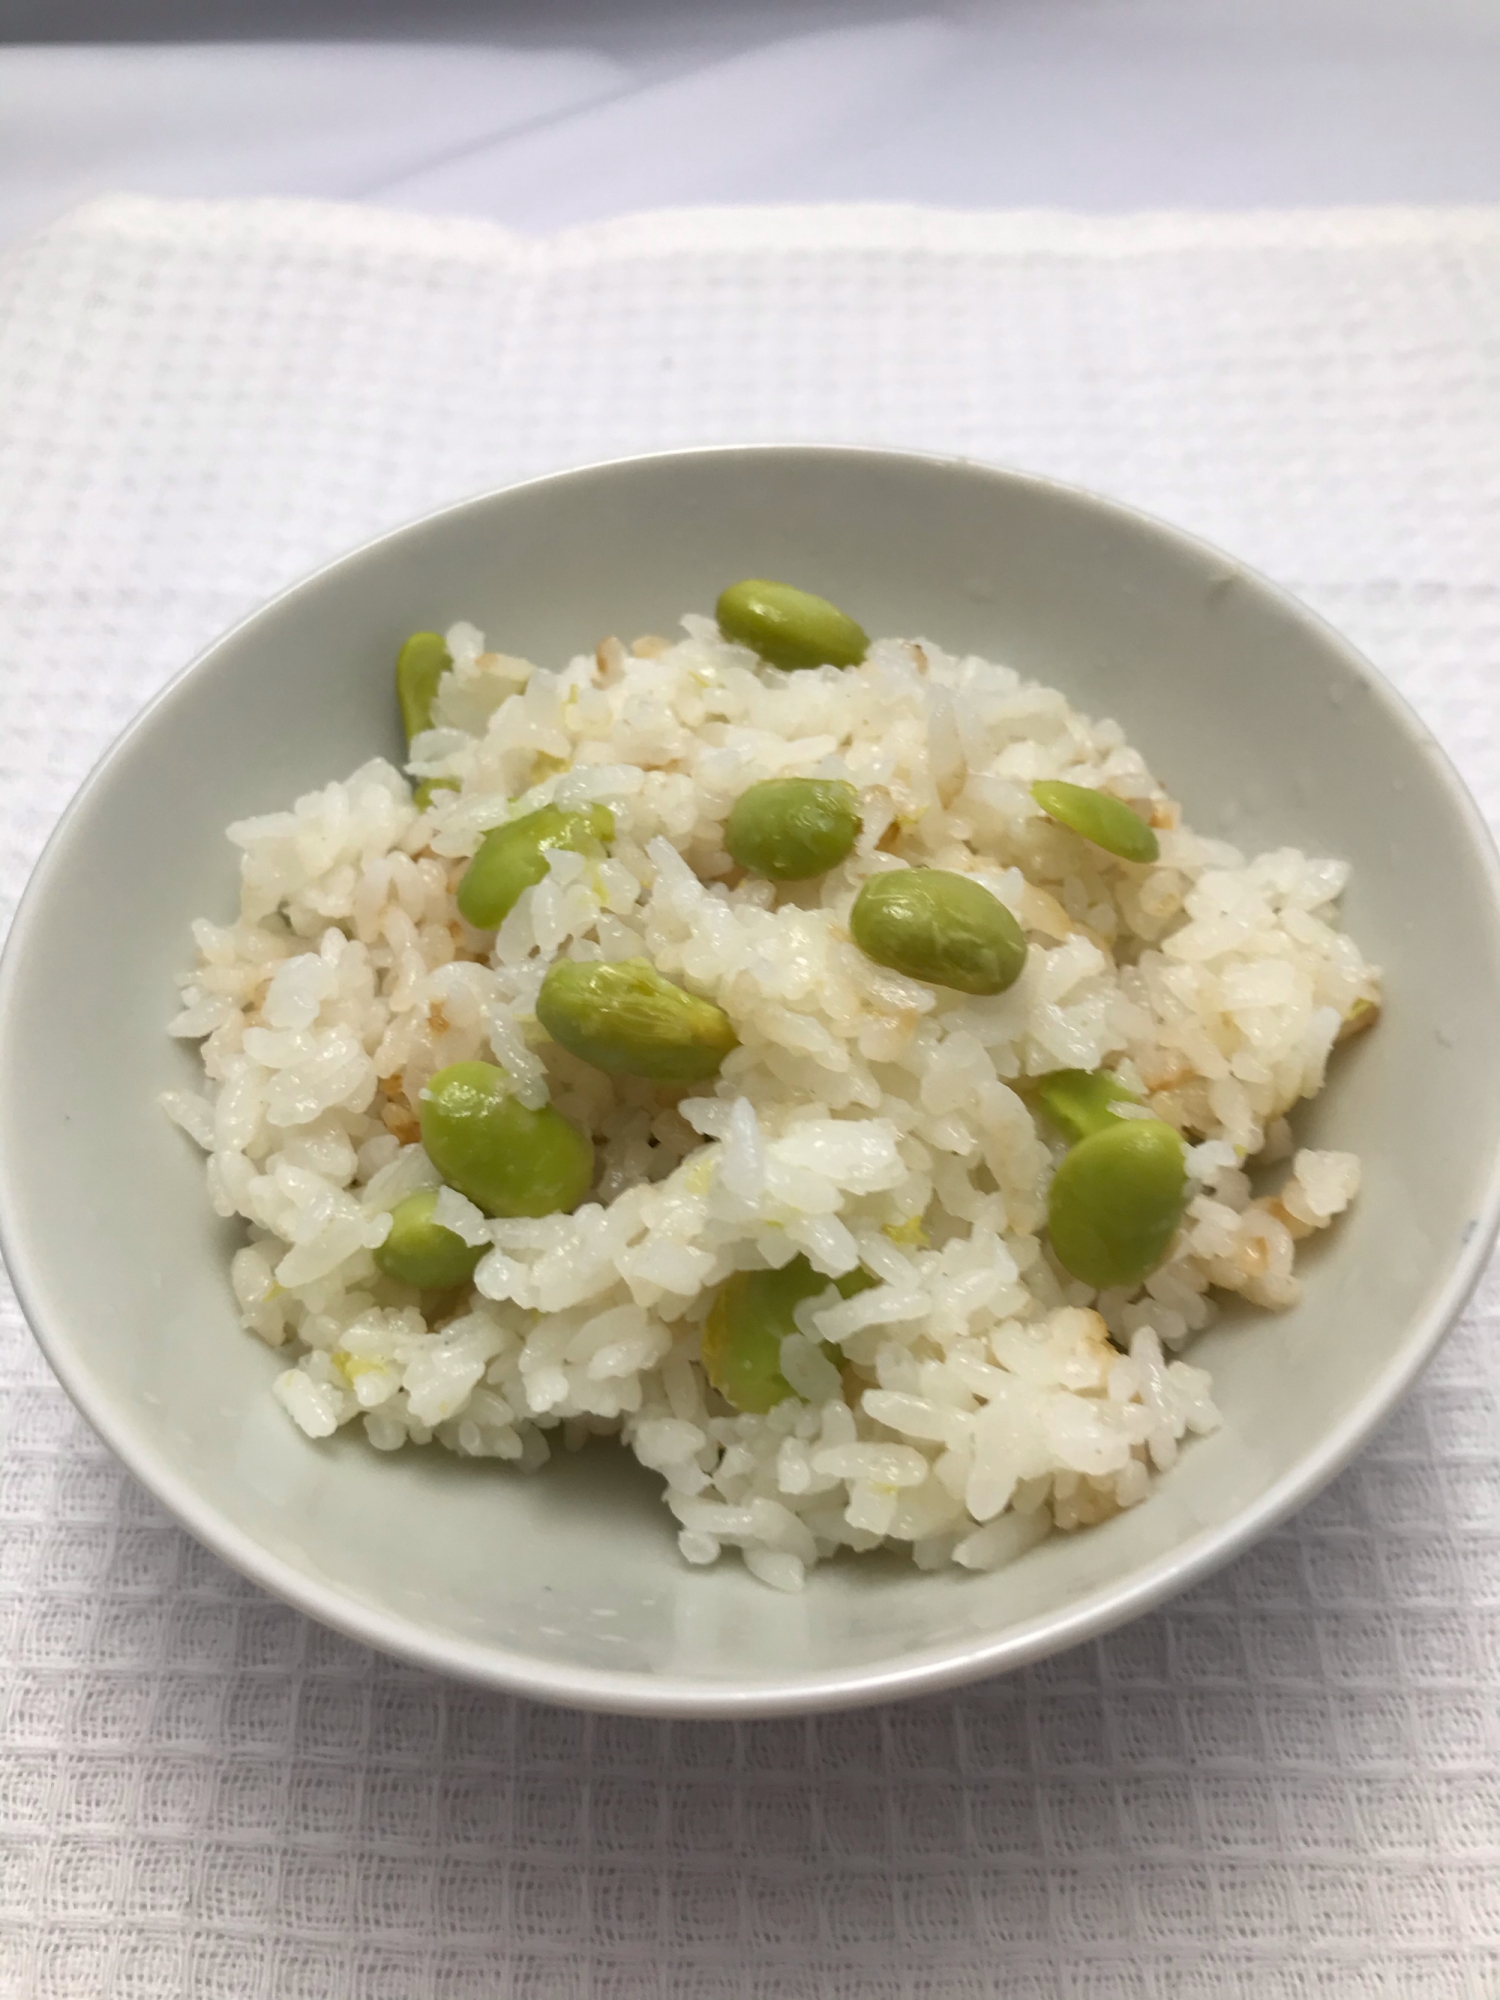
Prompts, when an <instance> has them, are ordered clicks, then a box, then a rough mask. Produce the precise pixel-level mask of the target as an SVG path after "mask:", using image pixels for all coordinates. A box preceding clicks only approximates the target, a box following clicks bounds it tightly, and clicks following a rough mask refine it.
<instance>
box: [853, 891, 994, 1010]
mask: <svg viewBox="0 0 1500 2000" xmlns="http://www.w3.org/2000/svg"><path fill="white" fill-rule="evenodd" d="M849 930H850V933H851V935H852V936H853V939H854V942H855V943H856V944H857V945H858V946H859V948H860V950H861V951H862V952H863V953H864V955H865V957H866V958H873V959H874V961H875V963H876V964H877V965H888V966H889V967H890V968H891V970H892V971H893V972H904V973H905V974H906V976H907V978H908V979H923V980H926V981H927V983H928V984H929V985H931V986H953V987H956V988H957V989H958V991H959V992H960V993H1003V992H1004V991H1005V989H1006V987H1007V986H1013V985H1014V984H1015V982H1016V981H1017V980H1018V979H1019V978H1020V976H1021V968H1022V966H1023V965H1025V963H1026V938H1025V934H1024V933H1023V931H1022V929H1021V926H1020V925H1019V924H1018V923H1017V922H1016V920H1015V918H1014V917H1013V916H1012V915H1011V913H1010V911H1009V910H1008V909H1006V907H1005V905H1004V904H1003V903H1002V902H1001V901H1000V899H999V897H998V896H992V895H991V894H990V892H989V890H988V889H986V888H985V887H984V885H983V884H982V883H979V882H976V881H974V880H973V878H972V877H971V876H968V875H952V874H949V873H948V871H947V870H946V869H943V868H899V869H892V870H891V871H890V873H888V874H885V875H872V876H871V877H870V879H869V881H868V882H866V884H865V885H864V887H863V888H862V889H861V890H860V892H859V894H858V895H857V896H856V897H855V899H854V908H853V909H852V910H851V911H850V913H849Z"/></svg>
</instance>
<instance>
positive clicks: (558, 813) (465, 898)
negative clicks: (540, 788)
mask: <svg viewBox="0 0 1500 2000" xmlns="http://www.w3.org/2000/svg"><path fill="white" fill-rule="evenodd" d="M614 831H615V816H614V814H613V813H612V812H611V811H610V809H609V807H608V806H600V805H591V806H585V807H584V808H583V810H582V811H581V812H565V811H564V810H563V808H562V807H561V806H538V807H537V809H536V811H535V812H529V813H526V814H524V815H523V816H522V817H521V818H520V819H509V820H507V821H506V822H505V824H504V825H503V826H494V827H491V828H490V830H489V832H488V833H487V834H486V835H485V836H484V839H483V840H482V841H480V843H479V848H478V851H477V853H476V854H475V856H474V859H473V860H472V861H471V862H470V863H469V865H468V867H467V868H466V869H465V870H464V872H463V877H462V879H461V880H460V882H459V885H458V907H459V909H460V910H461V911H462V913H463V915H464V916H465V917H466V918H467V919H468V921H469V922H470V923H471V924H472V925H473V926H474V928H475V930H477V931H492V930H494V929H495V928H496V927H497V926H498V925H500V924H502V923H503V922H504V921H505V919H506V918H507V917H508V916H509V915H510V913H511V911H512V910H513V909H514V908H515V906H516V904H517V903H518V902H519V901H520V900H521V897H522V896H523V895H524V894H525V892H526V890H528V889H534V888H535V887H536V885H537V883H538V882H540V881H541V879H542V877H543V876H544V875H545V874H546V873H547V850H548V849H549V848H553V847H570V848H571V849H572V850H573V852H574V853H575V854H591V855H593V856H595V857H596V858H598V857H599V856H602V855H603V853H604V843H605V842H606V841H607V840H612V839H613V838H614Z"/></svg>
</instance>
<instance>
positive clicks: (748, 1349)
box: [702, 1256, 878, 1416]
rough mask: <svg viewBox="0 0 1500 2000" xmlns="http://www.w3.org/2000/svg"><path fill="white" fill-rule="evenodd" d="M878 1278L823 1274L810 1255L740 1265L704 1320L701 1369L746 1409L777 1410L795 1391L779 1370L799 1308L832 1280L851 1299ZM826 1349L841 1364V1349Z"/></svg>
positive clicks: (728, 1400)
mask: <svg viewBox="0 0 1500 2000" xmlns="http://www.w3.org/2000/svg"><path fill="white" fill-rule="evenodd" d="M877 1282H878V1281H877V1280H876V1279H874V1278H872V1277H871V1276H870V1274H869V1272H868V1271H859V1270H856V1271H848V1272H846V1273H845V1274H844V1276H843V1277H842V1278H834V1279H831V1280H830V1279H828V1278H824V1277H820V1276H819V1275H818V1273H817V1272H816V1271H815V1270H814V1269H813V1267H812V1265H811V1264H810V1263H809V1262H808V1261H807V1259H806V1257H802V1256H797V1257H794V1258H793V1259H792V1261H791V1263H790V1264H784V1265H783V1266H782V1268H781V1269H780V1270H779V1271H736V1272H735V1273H734V1275H733V1277H730V1278H726V1279H725V1280H724V1282H723V1284H722V1285H720V1287H719V1289H718V1291H717V1293H716V1294H715V1295H714V1302H713V1304H712V1305H711V1306H710V1307H709V1310H708V1318H707V1319H706V1320H705V1321H704V1323H703V1348H702V1352H703V1370H704V1373H705V1374H706V1375H707V1376H708V1379H709V1381H710V1382H712V1384H713V1386H714V1387H715V1388H716V1389H717V1390H718V1392H719V1394H720V1395H721V1396H722V1397H723V1398H724V1400H725V1402H726V1403H732V1404H733V1406H734V1407H735V1409H737V1410H743V1411H745V1412H746V1413H747V1414H748V1415H751V1416H760V1415H762V1414H763V1413H764V1412H765V1411H766V1410H774V1409H775V1407H776V1405H777V1404H778V1403H784V1402H785V1401H786V1399H787V1397H788V1396H792V1395H795V1394H796V1391H795V1390H794V1389H793V1388H792V1385H791V1383H790V1382H788V1381H787V1379H786V1377H785V1376H784V1375H783V1374H782V1372H781V1343H782V1341H784V1340H785V1339H786V1338H787V1336H788V1335H789V1334H793V1333H795V1332H796V1331H797V1320H796V1311H797V1308H798V1306H799V1305H801V1303H802V1301H803V1300H804V1299H811V1298H816V1297H817V1295H818V1293H819V1292H821V1291H824V1290H826V1288H827V1287H828V1285H829V1284H830V1283H832V1284H834V1285H836V1286H837V1287H838V1292H839V1296H840V1297H841V1298H845V1299H852V1298H853V1297H854V1295H855V1293H856V1292H863V1291H865V1290H867V1289H868V1288H869V1286H871V1285H873V1284H875V1283H877ZM823 1352H824V1353H825V1354H826V1355H827V1356H828V1359H829V1360H830V1361H832V1362H833V1363H834V1365H835V1366H837V1365H838V1363H839V1361H840V1360H841V1359H842V1356H841V1355H840V1353H839V1351H838V1349H837V1348H836V1347H833V1346H831V1345H830V1344H829V1343H828V1342H827V1341H825V1342H824V1343H823Z"/></svg>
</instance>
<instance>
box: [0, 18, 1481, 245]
mask: <svg viewBox="0 0 1500 2000" xmlns="http://www.w3.org/2000/svg"><path fill="white" fill-rule="evenodd" d="M98 35H105V36H121V35H124V36H134V37H136V38H137V40H136V41H135V43H134V44H133V45H129V46H125V45H114V46H98V45H95V46H59V45H58V44H68V43H78V42H84V43H86V42H87V41H88V39H89V37H90V36H98ZM340 35H345V36H348V35H353V36H356V37H358V38H359V39H358V40H357V41H354V42H347V41H346V42H344V43H343V44H342V45H333V44H334V42H335V41H336V38H337V37H339V36H340ZM38 37H44V38H45V43H46V44H48V45H43V46H33V47H12V48H10V49H4V48H0V239H3V238H4V237H5V236H12V237H13V236H15V235H16V234H18V233H19V232H21V231H22V230H24V229H26V228H28V227H31V226H34V225H35V224H36V223H38V222H41V221H44V220H46V219H48V218H49V217H51V216H53V215H55V214H57V213H59V212H60V211H61V210H62V209H63V208H65V207H67V206H68V205H69V204H70V203H72V202H74V201H76V200H79V199H82V198H83V197H85V196H88V195H91V194H97V193H103V192H110V191H115V190H118V189H131V190H136V191H140V192H143V193H159V194H179V195H236V194H237V195H247V194H299V195H320V196H326V197H330V198H338V199H341V200H354V201H372V202H381V203H385V204H387V205H396V206H400V207H403V208H413V209H420V210H426V211H429V212H433V213H457V214H468V215H483V216H489V217H491V218H493V219H494V220H496V221H500V222H505V223H508V224H510V225H512V226H514V227H517V228H523V229H550V228H553V227H556V226H558V225H559V224H564V223H570V222H577V221H586V220H593V219H595V218H598V217H601V216H605V215H618V214H622V213H625V212H627V211H630V210H633V209H641V208H654V207H660V206H666V205H668V204H674V203H683V202H765V201H829V200H840V201H846V200H882V201H891V200H897V201H922V202H932V203H937V204H942V205H945V206H953V207H978V208H998V207H1014V206H1067V207H1080V208H1086V209H1096V210H1106V211H1119V210H1126V209H1132V208H1161V207H1183V206H1199V207H1204V206H1206V207H1229V208H1249V207H1257V206H1268V205H1270V206H1285V205H1291V204H1297V205H1316V204H1326V203H1334V202H1384V201H1429V202H1430V201H1475V200H1496V199H1500V6H1497V5H1496V4H1494V0H947V4H943V5H932V4H922V0H911V3H910V4H902V0H842V4H841V0H742V3H741V0H511V4H509V5H505V4H489V5H485V4H482V0H467V4H465V0H433V4H431V5H429V6H427V7H422V6H419V5H417V4H415V0H364V4H362V5H361V4H354V3H353V0H218V3H217V4H212V0H135V4H134V5H125V6H122V5H121V4H120V0H0V40H6V39H8V40H11V41H13V42H25V41H27V40H28V38H38ZM152 37H155V38H156V39H154V40H153V39H152ZM278 37H280V38H281V39H277V38H278ZM290 37H296V38H297V39H296V40H292V39H288V38H290ZM237 38H238V39H237ZM195 40H197V42H198V44H199V45H197V46H182V45H180V44H182V43H185V42H193V41H195ZM174 43H176V44H177V45H174Z"/></svg>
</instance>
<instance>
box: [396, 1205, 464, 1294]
mask: <svg viewBox="0 0 1500 2000" xmlns="http://www.w3.org/2000/svg"><path fill="white" fill-rule="evenodd" d="M437 1198H438V1189H437V1188H423V1189H422V1190H421V1192H420V1193H418V1194H409V1195H408V1196H407V1197H406V1199H405V1201H398V1202H397V1204H396V1206H395V1207H394V1208H393V1209H392V1210H391V1233H390V1235H389V1236H387V1238H386V1239H385V1241H384V1243H382V1244H381V1245H380V1247H379V1248H378V1249H377V1250H376V1252H375V1262H376V1263H377V1264H378V1265H379V1266H380V1268H381V1270H382V1271H384V1272H385V1274H386V1276H387V1277H388V1278H399V1279H400V1280H401V1282H402V1284H404V1285H416V1286H418V1287H419V1288H420V1289H421V1290H422V1291H432V1292H440V1291H445V1290H446V1289H447V1288H448V1287H449V1286H450V1285H466V1284H467V1283H468V1282H469V1280H470V1278H472V1277H473V1275H474V1267H475V1265H476V1264H478V1262H479V1260H480V1258H481V1257H482V1256H483V1255H484V1253H485V1247H486V1246H485V1245H484V1244H483V1243H478V1244H474V1243H465V1241H464V1239H463V1238H462V1237H461V1236H458V1235H455V1233H454V1232H453V1231H452V1230H451V1229H445V1228H444V1227H443V1225H442V1223H440V1222H434V1221H433V1219H432V1211H433V1209H434V1208H436V1207H437Z"/></svg>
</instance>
